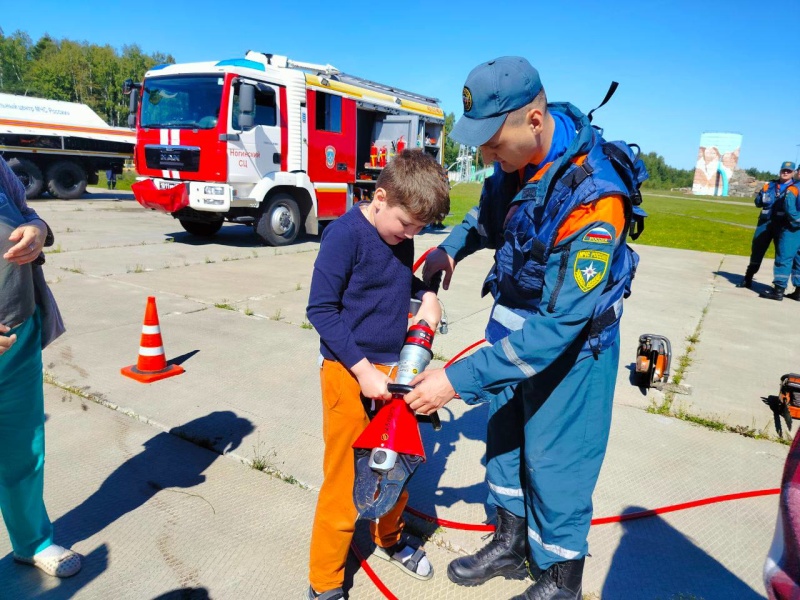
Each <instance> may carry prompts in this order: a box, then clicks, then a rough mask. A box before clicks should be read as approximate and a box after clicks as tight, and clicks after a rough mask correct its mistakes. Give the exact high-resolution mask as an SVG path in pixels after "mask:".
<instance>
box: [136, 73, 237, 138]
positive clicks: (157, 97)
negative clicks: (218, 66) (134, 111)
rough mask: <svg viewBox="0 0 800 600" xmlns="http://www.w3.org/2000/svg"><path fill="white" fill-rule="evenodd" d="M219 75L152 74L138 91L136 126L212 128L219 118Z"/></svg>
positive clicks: (220, 81)
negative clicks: (164, 75) (175, 75)
mask: <svg viewBox="0 0 800 600" xmlns="http://www.w3.org/2000/svg"><path fill="white" fill-rule="evenodd" d="M222 83H223V80H222V78H221V77H219V76H216V75H202V76H191V77H153V78H150V79H146V80H145V82H144V90H143V93H142V115H141V119H140V127H147V128H152V129H213V128H214V127H216V126H217V120H218V119H219V109H220V102H221V98H222V87H223V86H222Z"/></svg>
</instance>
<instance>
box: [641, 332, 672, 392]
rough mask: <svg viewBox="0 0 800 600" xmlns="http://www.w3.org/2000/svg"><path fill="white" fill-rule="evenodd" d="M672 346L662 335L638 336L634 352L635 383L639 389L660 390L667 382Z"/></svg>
mask: <svg viewBox="0 0 800 600" xmlns="http://www.w3.org/2000/svg"><path fill="white" fill-rule="evenodd" d="M671 362H672V345H671V344H670V343H669V340H668V339H667V338H666V337H664V336H663V335H656V334H653V333H645V334H643V335H640V336H639V347H638V349H637V350H636V371H635V374H636V383H637V385H639V386H640V387H643V388H649V387H655V388H660V387H661V386H662V385H664V384H665V383H667V381H668V380H669V367H670V363H671Z"/></svg>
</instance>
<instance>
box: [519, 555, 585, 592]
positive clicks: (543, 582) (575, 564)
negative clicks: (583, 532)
mask: <svg viewBox="0 0 800 600" xmlns="http://www.w3.org/2000/svg"><path fill="white" fill-rule="evenodd" d="M584 560H585V559H584V558H581V559H579V560H568V561H566V562H560V563H555V564H554V565H551V566H550V568H549V569H547V571H545V572H544V574H543V575H542V576H541V577H539V578H538V579H537V580H536V583H534V584H533V585H532V586H531V587H529V588H528V589H527V590H525V593H524V594H522V595H521V596H514V597H513V598H512V599H511V600H582V598H583V586H582V580H583V561H584Z"/></svg>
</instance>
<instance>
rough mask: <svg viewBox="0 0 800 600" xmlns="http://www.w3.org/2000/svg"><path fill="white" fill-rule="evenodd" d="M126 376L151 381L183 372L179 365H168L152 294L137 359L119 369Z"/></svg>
mask: <svg viewBox="0 0 800 600" xmlns="http://www.w3.org/2000/svg"><path fill="white" fill-rule="evenodd" d="M120 372H121V373H122V374H123V375H125V376H126V377H130V378H131V379H135V380H136V381H140V382H142V383H152V382H153V381H158V380H159V379H166V378H167V377H172V376H173V375H180V374H181V373H183V372H184V371H183V367H181V366H180V365H168V364H167V357H166V355H165V354H164V343H163V342H162V340H161V325H159V323H158V310H157V309H156V299H155V297H154V296H149V297H148V298H147V306H146V308H145V311H144V323H143V324H142V338H141V341H140V342H139V360H138V361H137V362H136V364H135V365H131V366H129V367H123V368H122V369H121V371H120Z"/></svg>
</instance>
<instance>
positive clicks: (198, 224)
mask: <svg viewBox="0 0 800 600" xmlns="http://www.w3.org/2000/svg"><path fill="white" fill-rule="evenodd" d="M180 222H181V226H182V227H183V228H184V229H185V230H186V231H187V232H189V233H191V234H192V235H196V236H197V237H211V236H212V235H214V234H215V233H217V232H218V231H219V230H220V228H221V227H222V219H220V220H219V221H184V220H183V219H180Z"/></svg>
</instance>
